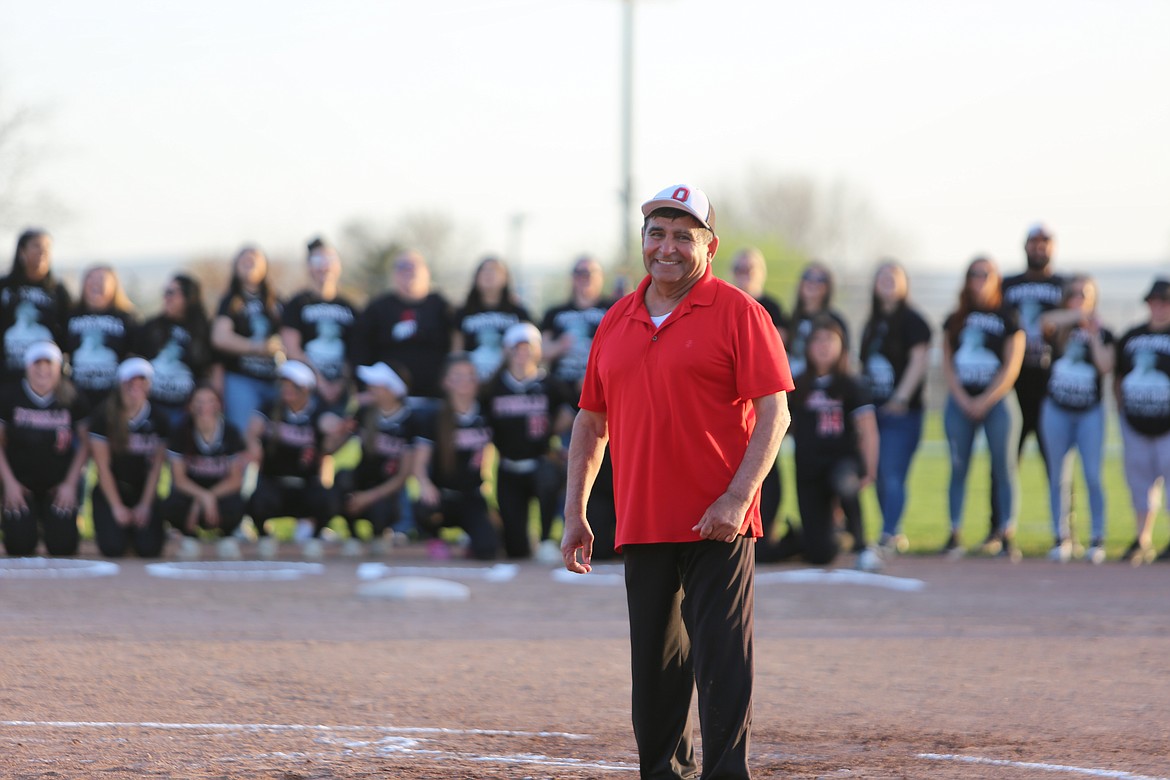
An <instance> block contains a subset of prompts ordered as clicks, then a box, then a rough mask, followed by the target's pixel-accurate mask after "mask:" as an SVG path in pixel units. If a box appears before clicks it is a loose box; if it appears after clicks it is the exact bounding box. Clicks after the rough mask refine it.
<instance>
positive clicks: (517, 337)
mask: <svg viewBox="0 0 1170 780" xmlns="http://www.w3.org/2000/svg"><path fill="white" fill-rule="evenodd" d="M503 343H504V349H511V348H512V347H514V346H516V345H517V344H536V345H539V344H540V330H538V329H537V327H536V326H535V325H533V324H532V323H531V322H517V323H516V324H515V325H509V326H508V329H507V330H506V331H504V342H503Z"/></svg>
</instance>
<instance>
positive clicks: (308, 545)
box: [301, 538, 325, 561]
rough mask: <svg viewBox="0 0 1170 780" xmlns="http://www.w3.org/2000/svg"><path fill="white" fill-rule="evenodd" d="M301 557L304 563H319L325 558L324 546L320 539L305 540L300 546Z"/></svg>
mask: <svg viewBox="0 0 1170 780" xmlns="http://www.w3.org/2000/svg"><path fill="white" fill-rule="evenodd" d="M301 555H303V556H305V560H306V561H319V560H321V559H322V558H324V557H325V545H324V544H323V543H322V542H321V540H320V539H311V538H310V539H306V540H305V541H304V543H303V544H301Z"/></svg>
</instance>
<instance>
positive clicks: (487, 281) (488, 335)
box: [451, 257, 532, 382]
mask: <svg viewBox="0 0 1170 780" xmlns="http://www.w3.org/2000/svg"><path fill="white" fill-rule="evenodd" d="M531 319H532V318H531V317H530V316H529V315H528V310H527V309H525V308H524V306H522V305H521V304H520V301H519V300H517V298H516V296H515V294H514V293H513V292H512V277H511V275H510V274H509V273H508V268H507V266H505V265H504V263H503V261H501V260H500V259H499V258H498V257H485V258H484V259H483V260H481V261H480V263H479V266H478V267H477V268H476V269H475V275H474V276H473V277H472V282H471V289H470V290H468V292H467V300H466V301H465V302H464V304H463V306H461V307H460V308H459V309H458V310H457V311H456V312H455V334H454V338H452V340H451V351H452V352H466V353H467V354H469V355H471V360H472V362H473V363H475V369H476V371H477V372H479V380H480V381H481V382H486V381H487V380H489V379H491V378H492V376H493V375H495V373H496V371H498V370H499V368H500V366H501V365H502V364H503V362H504V347H503V341H504V331H506V330H507V329H508V328H510V327H511V326H513V325H515V324H516V323H518V322H530V321H531Z"/></svg>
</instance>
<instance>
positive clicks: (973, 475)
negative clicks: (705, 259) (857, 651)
mask: <svg viewBox="0 0 1170 780" xmlns="http://www.w3.org/2000/svg"><path fill="white" fill-rule="evenodd" d="M981 440H982V437H980V439H978V440H977V443H976V454H975V456H974V461H973V463H972V466H971V469H970V472H969V476H968V482H967V500H966V502H965V504H964V507H963V508H964V512H963V526H962V534H963V543H964V545H965V546H967V547H968V548H970V547H974V546H977V545H978V544H979V543H980V542H982V541H983V538H984V537H985V536H986V535H987V527H988V516H989V506H990V504H989V501H990V499H989V495H990V490H989V482H990V479H989V475H990V466H989V465H988V460H987V453H986V452H985V451H980V444H979V441H981ZM1105 447H1106V455H1105V465H1104V474H1103V480H1104V485H1105V502H1106V518H1105V531H1106V548H1107V552H1108V557H1109V559H1110V560H1115V559H1117V558H1118V557H1120V556H1121V554H1122V553H1123V552H1124V551H1125V548H1126V547H1128V546H1129V544H1130V542H1132V541H1133V539H1134V535H1135V531H1134V527H1135V525H1134V516H1133V509H1132V507H1131V505H1130V499H1129V489H1128V488H1127V487H1126V485H1125V477H1124V474H1123V473H1122V465H1121V442H1120V438H1119V437H1118V435H1117V432H1116V428H1115V425H1111V426H1110V428H1109V429H1108V430H1107V434H1106V445H1105ZM781 465H782V467H783V468H784V503H783V506H782V508H781V513H782V516H784V515H785V514H786V515H787V516H789V517H793V518H796V517H798V515H799V513H798V512H797V509H796V490H795V487H796V481H795V477H794V475H793V467H792V458H791V456H790V454H787V455H784V454H782V456H781ZM1080 470H1081V466H1080V461H1079V459H1076V457H1075V456H1074V463H1073V471H1074V475H1075V482H1074V485H1075V488H1074V490H1075V495H1076V498H1075V506H1076V516H1075V518H1074V528H1075V532H1076V537H1077V539H1078V541H1080V542H1081V544H1083V545H1086V546H1087V545H1088V542H1089V514H1088V494H1087V493H1086V492H1085V486H1084V479H1083V478H1082V476H1081V473H1080ZM950 478H951V468H950V461H949V457H948V455H947V447H946V439H945V437H944V435H943V432H942V418H941V414H939V413H937V412H931V413H928V415H927V421H926V429H925V431H924V432H923V441H922V444H921V446H920V447H919V449H918V454H917V456H916V457H915V459H914V464H913V466H912V467H911V470H910V479H909V484H908V486H907V506H906V514H905V517H904V518H903V521H902V532H903V533H904V534H905V535H906V536H907V538H908V539H909V540H910V552H911V553H934V552H937V551H938V550H940V549H941V548H942V546H943V544H944V542H945V541H946V538H947V534H948V533H949V530H950V523H949V520H948V513H947V490H948V485H949V484H950ZM1018 485H1019V501H1018V505H1019V512H1018V515H1017V518H1018V525H1017V528H1018V530H1017V536H1016V538H1017V540H1018V543H1019V546H1020V549H1021V550H1022V551H1023V553H1024V555H1026V556H1043V555H1046V554H1047V553H1048V550H1049V549H1050V548H1051V547H1052V524H1051V520H1050V516H1049V510H1048V479H1047V477H1046V476H1045V473H1044V461H1043V460H1041V458H1040V452H1039V450H1038V449H1037V448H1036V444H1035V439H1034V438H1031V439H1029V441H1028V444H1027V446H1026V447H1025V449H1024V453H1023V455H1022V456H1021V458H1020V463H1019V482H1018ZM862 511H863V514H864V518H865V527H866V533H867V537H868V539H869V540H870V541H876V540H877V537H878V534H879V533H880V531H881V512H880V511H879V510H878V504H877V497H876V495H875V494H874V491H873V489H872V488H867V489H866V491H865V494H864V496H863V501H862ZM1165 517H1166V515H1165V512H1164V511H1163V512H1162V514H1160V515H1159V518H1158V521H1157V523H1156V526H1155V534H1154V542H1155V546H1156V548H1157V549H1158V550H1159V551H1161V550H1162V549H1163V548H1164V547H1165V545H1166V543H1167V538H1168V537H1170V532H1168V531H1167V527H1166V522H1165Z"/></svg>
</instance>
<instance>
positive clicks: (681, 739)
mask: <svg viewBox="0 0 1170 780" xmlns="http://www.w3.org/2000/svg"><path fill="white" fill-rule="evenodd" d="M642 214H643V216H644V217H645V221H644V223H643V226H642V260H643V263H644V265H645V267H646V273H647V276H646V278H644V279H643V280H642V282H641V284H639V285H638V289H637V290H636V291H635V292H634V293H633V294H632V295H627V296H626V297H624V298H622V299H621V300H620V301H618V302H617V303H616V304H614V306H613V307H612V308H610V310H609V312H608V313H607V314H606V316H605V319H604V320H602V322H601V325H600V326H599V327H598V329H597V334H596V336H595V337H594V340H593V348H592V351H591V353H590V355H589V362H588V366H587V368H586V374H585V381H584V385H583V388H582V391H581V404H580V406H581V411H580V412H579V413H578V415H577V419H576V421H575V423H574V426H573V436H572V443H571V445H570V449H569V482H568V488H567V491H566V501H565V532H564V536H563V538H562V542H561V553H562V556H563V557H564V561H565V567H566V568H567V569H568V570H569V571H572V572H576V573H579V574H585V573H587V572H589V571H590V568H591V566H590V559H591V557H592V554H593V532H592V531H591V530H590V527H589V521H588V520H587V519H586V517H585V506H586V502H587V499H588V496H589V491H590V489H591V488H592V485H593V480H594V477H595V476H596V474H597V469H598V467H599V465H600V462H601V456H602V452H603V449H604V446H605V444H606V442H607V441H608V443H609V447H610V453H611V455H612V458H613V471H614V498H615V502H616V505H617V539H616V541H617V546H618V547H620V548H622V550H623V552H624V554H625V570H626V601H627V604H628V607H629V615H630V650H631V657H632V664H633V668H632V672H633V674H632V678H633V724H634V737H635V739H636V741H637V743H638V753H639V761H640V765H641V773H642V777H645V778H650V777H653V778H694V777H697V776H698V774H699V771H698V765H697V763H696V761H695V752H694V745H693V742H692V739H693V734H692V732H693V724H692V723H691V717H690V705H691V694H692V691H693V689H694V687H695V684H696V682H697V683H698V690H699V727H700V730H701V733H702V737H703V765H704V771H703V773H702V774H703V777H704V778H715V777H719V778H747V777H750V774H749V771H748V765H747V755H748V747H749V737H750V732H751V712H752V675H753V655H752V625H753V620H752V614H753V592H754V591H753V579H754V575H755V568H754V556H753V552H754V549H753V548H754V545H755V539H756V538H757V537H759V536H761V535H762V532H761V528H760V496H759V493H760V483H761V482H762V480H763V478H764V476H765V475H766V474H767V472H768V469H769V468H770V467H771V465H772V464H773V463H774V462H775V460H776V452H777V450H778V448H779V446H780V440H781V438H783V436H784V432H785V431H786V430H787V428H788V422H789V416H788V403H787V400H786V396H785V393H786V392H787V391H790V390H792V378H791V376H790V374H789V371H788V360H787V358H786V356H785V354H784V347H783V345H782V343H781V341H780V337H779V334H778V333H777V332H776V328H775V326H773V325H772V321H771V319H770V318H769V317H768V313H767V312H766V311H765V310H764V308H763V307H762V306H760V304H759V303H757V302H756V301H755V300H753V299H752V298H751V296H749V295H747V294H746V293H743V292H741V291H740V290H738V289H736V288H735V287H733V286H732V285H730V284H728V283H726V282H724V281H722V280H720V279H717V278H715V276H713V275H712V273H711V259H712V258H713V257H715V251H716V250H717V249H718V247H719V239H718V237H717V236H716V235H715V227H714V225H715V215H714V211H713V210H712V209H711V205H710V201H709V200H708V199H707V196H706V195H704V194H703V193H702V192H701V191H700V190H697V189H695V188H693V187H688V186H682V185H679V186H675V187H668V188H666V189H665V190H663V191H662V192H660V193H659V194H658V195H656V196H655V197H654V198H652V199H650V200H649V201H647V202H646V203H644V204H642Z"/></svg>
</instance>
